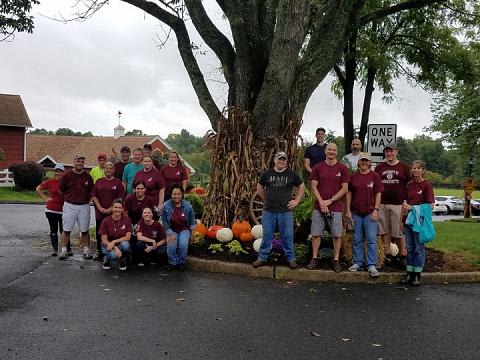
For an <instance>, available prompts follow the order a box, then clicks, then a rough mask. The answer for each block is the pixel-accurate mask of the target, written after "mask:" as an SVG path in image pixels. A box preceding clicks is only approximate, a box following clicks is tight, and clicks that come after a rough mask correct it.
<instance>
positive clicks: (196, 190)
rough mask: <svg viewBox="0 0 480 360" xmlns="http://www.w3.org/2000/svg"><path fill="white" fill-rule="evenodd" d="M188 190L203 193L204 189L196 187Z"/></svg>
mask: <svg viewBox="0 0 480 360" xmlns="http://www.w3.org/2000/svg"><path fill="white" fill-rule="evenodd" d="M190 192H192V193H195V194H197V195H205V189H204V188H202V187H196V188H193V189H192V190H190Z"/></svg>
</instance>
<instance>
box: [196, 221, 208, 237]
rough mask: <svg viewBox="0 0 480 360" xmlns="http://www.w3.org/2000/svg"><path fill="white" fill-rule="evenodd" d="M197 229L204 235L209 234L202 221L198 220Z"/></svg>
mask: <svg viewBox="0 0 480 360" xmlns="http://www.w3.org/2000/svg"><path fill="white" fill-rule="evenodd" d="M195 231H196V232H198V233H200V234H202V235H203V236H205V235H207V231H208V229H207V227H206V226H205V225H203V224H202V223H201V222H197V227H196V228H195Z"/></svg>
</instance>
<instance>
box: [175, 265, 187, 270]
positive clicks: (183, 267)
mask: <svg viewBox="0 0 480 360" xmlns="http://www.w3.org/2000/svg"><path fill="white" fill-rule="evenodd" d="M177 269H178V270H180V271H185V270H187V264H178V265H177Z"/></svg>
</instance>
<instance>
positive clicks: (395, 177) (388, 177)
mask: <svg viewBox="0 0 480 360" xmlns="http://www.w3.org/2000/svg"><path fill="white" fill-rule="evenodd" d="M383 154H384V157H385V162H383V163H380V164H378V165H377V166H376V167H375V172H376V173H378V174H379V175H380V179H381V180H382V183H383V186H384V188H385V191H384V192H383V193H382V203H381V204H380V211H379V215H380V217H379V222H378V233H379V234H380V236H381V238H382V241H383V247H384V250H385V254H387V256H386V258H385V262H386V263H387V264H388V263H390V262H391V261H392V256H391V255H390V243H392V242H394V243H395V244H397V246H398V249H399V257H398V259H396V260H398V263H399V265H400V267H401V268H403V267H404V263H405V256H406V255H407V249H406V246H405V239H404V237H403V234H402V203H403V197H404V194H405V190H406V187H407V183H408V182H409V181H410V180H411V177H410V166H409V165H408V164H406V163H404V162H403V161H400V160H398V158H397V156H398V149H397V144H396V143H395V142H392V143H389V144H387V145H385V147H384V149H383Z"/></svg>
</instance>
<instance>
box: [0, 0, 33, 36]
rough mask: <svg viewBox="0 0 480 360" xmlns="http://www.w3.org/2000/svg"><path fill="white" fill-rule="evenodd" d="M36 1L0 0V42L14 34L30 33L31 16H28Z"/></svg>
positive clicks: (31, 25)
mask: <svg viewBox="0 0 480 360" xmlns="http://www.w3.org/2000/svg"><path fill="white" fill-rule="evenodd" d="M39 3H40V2H39V1H37V0H1V1H0V41H3V40H9V39H11V38H12V37H14V36H15V35H14V34H15V32H27V33H32V32H33V29H34V27H35V26H34V25H33V16H31V15H29V12H30V10H31V9H32V5H36V4H39Z"/></svg>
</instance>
